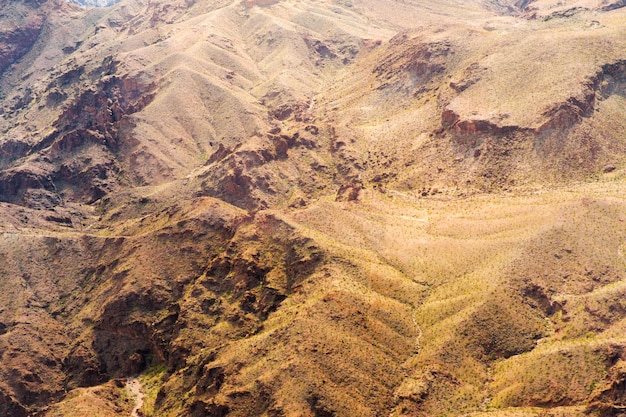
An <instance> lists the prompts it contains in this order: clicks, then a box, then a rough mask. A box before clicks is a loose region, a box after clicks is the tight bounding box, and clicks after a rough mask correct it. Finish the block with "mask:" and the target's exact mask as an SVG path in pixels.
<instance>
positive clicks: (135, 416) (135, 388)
mask: <svg viewBox="0 0 626 417" xmlns="http://www.w3.org/2000/svg"><path fill="white" fill-rule="evenodd" d="M126 386H127V387H128V389H129V390H130V392H132V393H133V395H134V396H135V407H134V408H133V411H132V412H131V413H130V417H141V415H140V414H139V409H140V408H141V406H143V397H144V393H143V392H142V391H141V382H139V379H137V378H128V379H127V380H126Z"/></svg>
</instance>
